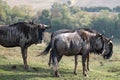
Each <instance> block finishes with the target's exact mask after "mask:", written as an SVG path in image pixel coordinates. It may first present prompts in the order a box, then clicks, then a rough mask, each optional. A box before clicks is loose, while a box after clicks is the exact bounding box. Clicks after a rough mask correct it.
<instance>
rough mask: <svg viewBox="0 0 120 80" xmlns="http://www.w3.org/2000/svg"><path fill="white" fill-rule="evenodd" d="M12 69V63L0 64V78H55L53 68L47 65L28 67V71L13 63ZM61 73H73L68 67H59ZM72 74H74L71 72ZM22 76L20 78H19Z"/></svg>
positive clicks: (15, 79)
mask: <svg viewBox="0 0 120 80" xmlns="http://www.w3.org/2000/svg"><path fill="white" fill-rule="evenodd" d="M15 66H16V68H15V69H13V68H12V67H13V66H12V65H0V70H3V72H0V80H26V79H29V78H33V79H34V78H46V79H47V78H55V77H54V74H53V69H52V68H49V67H43V66H42V67H41V66H40V67H30V69H29V72H27V71H26V70H24V69H23V65H15ZM59 71H60V74H61V75H69V74H73V72H71V70H70V69H64V70H63V69H60V70H59ZM73 75H74V74H73ZM21 78H22V79H21Z"/></svg>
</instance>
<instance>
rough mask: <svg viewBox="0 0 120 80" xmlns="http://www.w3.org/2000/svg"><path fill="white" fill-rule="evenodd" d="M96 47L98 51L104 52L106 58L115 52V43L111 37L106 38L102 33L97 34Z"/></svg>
mask: <svg viewBox="0 0 120 80" xmlns="http://www.w3.org/2000/svg"><path fill="white" fill-rule="evenodd" d="M96 38H97V39H96V41H95V43H94V48H95V50H96V52H98V53H100V54H102V56H103V58H104V59H109V58H110V57H111V56H112V53H113V43H112V40H111V39H108V38H106V37H105V36H103V35H101V34H97V36H96Z"/></svg>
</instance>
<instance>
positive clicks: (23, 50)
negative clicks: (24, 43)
mask: <svg viewBox="0 0 120 80" xmlns="http://www.w3.org/2000/svg"><path fill="white" fill-rule="evenodd" d="M21 52H22V58H23V63H24V68H25V70H28V68H29V67H28V65H27V48H26V47H21Z"/></svg>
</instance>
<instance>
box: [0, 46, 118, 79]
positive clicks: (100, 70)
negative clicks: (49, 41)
mask: <svg viewBox="0 0 120 80" xmlns="http://www.w3.org/2000/svg"><path fill="white" fill-rule="evenodd" d="M44 48H45V45H32V46H31V47H29V49H28V64H29V66H30V71H29V72H26V71H25V70H24V69H23V62H22V57H21V51H20V48H18V47H17V48H4V47H1V46H0V80H120V45H119V44H115V45H114V54H113V56H112V58H111V59H110V60H104V59H103V58H102V57H101V56H99V55H94V54H91V55H90V72H88V74H89V77H84V76H83V75H82V67H81V66H82V64H81V56H79V63H78V70H77V72H78V75H74V74H73V68H74V57H65V56H64V57H63V59H62V60H61V62H60V63H59V71H60V74H61V77H60V78H55V77H54V76H53V69H52V67H49V66H48V65H47V64H48V58H49V55H47V56H40V57H36V55H37V54H38V53H40V52H41V51H42V50H43V49H44ZM12 66H16V69H12Z"/></svg>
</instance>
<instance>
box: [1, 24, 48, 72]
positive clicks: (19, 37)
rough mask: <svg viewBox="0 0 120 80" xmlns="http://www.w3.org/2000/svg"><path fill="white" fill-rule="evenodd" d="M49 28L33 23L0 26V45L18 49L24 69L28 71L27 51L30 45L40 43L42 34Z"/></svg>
mask: <svg viewBox="0 0 120 80" xmlns="http://www.w3.org/2000/svg"><path fill="white" fill-rule="evenodd" d="M49 27H50V26H48V25H45V24H39V25H38V24H35V23H33V22H18V23H15V24H12V25H7V26H0V45H2V46H4V47H20V48H21V53H22V58H23V62H24V68H25V69H26V70H28V64H27V49H28V47H29V46H30V45H32V44H37V43H38V42H41V41H42V37H43V32H44V31H45V30H46V29H47V28H49Z"/></svg>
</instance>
